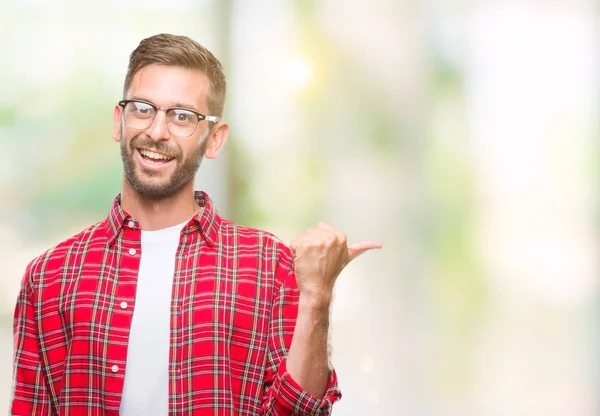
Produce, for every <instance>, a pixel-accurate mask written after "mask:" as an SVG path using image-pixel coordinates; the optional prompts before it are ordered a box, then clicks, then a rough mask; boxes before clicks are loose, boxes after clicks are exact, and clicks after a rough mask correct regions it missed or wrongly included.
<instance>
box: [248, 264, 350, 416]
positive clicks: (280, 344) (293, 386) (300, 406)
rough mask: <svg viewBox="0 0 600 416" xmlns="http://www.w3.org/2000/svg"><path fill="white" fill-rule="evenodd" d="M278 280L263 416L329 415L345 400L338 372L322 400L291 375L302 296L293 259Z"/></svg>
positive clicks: (281, 269)
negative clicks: (289, 365)
mask: <svg viewBox="0 0 600 416" xmlns="http://www.w3.org/2000/svg"><path fill="white" fill-rule="evenodd" d="M276 279H277V280H278V281H280V282H281V285H280V287H279V289H278V290H277V295H276V296H275V299H274V302H273V308H272V312H271V321H270V325H269V351H268V355H267V374H266V377H265V382H266V391H265V395H264V397H263V403H262V406H261V408H260V412H259V413H260V414H264V415H276V416H282V415H329V414H331V408H332V405H333V403H334V402H335V401H337V400H339V399H340V398H341V396H342V395H341V392H340V390H339V387H338V382H337V375H336V373H335V370H333V369H331V370H330V372H329V381H328V383H327V390H326V392H325V395H324V396H323V397H322V398H317V397H314V396H312V395H310V394H309V393H307V392H306V391H304V389H303V388H302V387H301V386H300V385H299V384H298V383H297V382H296V381H295V380H294V379H293V378H292V377H291V376H290V374H289V373H288V372H287V369H286V357H287V353H288V350H289V348H290V345H291V343H292V335H293V333H294V328H295V325H296V317H297V315H298V300H299V297H300V294H299V292H298V286H297V284H296V276H295V275H294V273H293V268H292V266H291V256H290V257H289V264H288V257H287V256H285V257H284V259H283V261H281V262H280V263H279V264H278V267H277V270H276Z"/></svg>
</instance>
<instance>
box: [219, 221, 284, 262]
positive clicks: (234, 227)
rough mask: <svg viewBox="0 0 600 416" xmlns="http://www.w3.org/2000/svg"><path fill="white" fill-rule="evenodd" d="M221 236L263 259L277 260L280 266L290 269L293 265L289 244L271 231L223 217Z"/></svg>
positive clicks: (228, 242) (227, 241)
mask: <svg viewBox="0 0 600 416" xmlns="http://www.w3.org/2000/svg"><path fill="white" fill-rule="evenodd" d="M221 238H222V241H224V242H225V243H226V244H232V245H235V246H237V248H238V250H242V251H246V252H248V253H253V254H255V255H257V256H259V257H262V258H263V260H267V261H275V262H276V263H277V266H278V267H281V268H284V269H286V270H289V269H290V268H291V266H292V253H291V250H290V248H289V246H288V245H287V244H285V243H284V242H283V241H282V240H281V239H280V238H278V237H277V236H275V235H274V234H272V233H270V232H269V231H265V230H260V229H257V228H253V227H247V226H244V225H240V224H236V223H234V222H232V221H229V220H225V219H223V220H222V222H221Z"/></svg>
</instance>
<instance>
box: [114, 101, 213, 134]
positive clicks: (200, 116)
mask: <svg viewBox="0 0 600 416" xmlns="http://www.w3.org/2000/svg"><path fill="white" fill-rule="evenodd" d="M129 103H142V104H146V105H149V106H150V107H152V108H153V109H154V117H152V121H151V122H150V124H149V125H148V127H145V128H143V129H137V128H135V127H131V126H129V125H127V123H125V107H126V106H127V104H129ZM119 106H120V107H121V108H122V109H123V122H124V123H125V125H126V126H127V127H129V128H130V129H133V130H146V129H148V128H150V126H152V124H153V123H154V119H155V118H156V113H158V112H159V111H164V112H165V115H166V114H167V112H168V111H169V110H185V111H189V112H190V113H193V114H194V115H195V116H196V117H198V122H197V123H196V127H195V128H194V131H192V132H191V133H190V134H188V135H187V136H182V135H180V134H175V133H173V132H172V131H171V128H170V127H169V122H168V119H167V129H168V130H169V132H170V133H171V134H173V135H175V136H179V137H190V136H191V135H193V134H194V133H195V132H196V130H197V129H198V124H200V122H201V121H202V120H206V121H210V122H213V123H216V122H218V121H219V120H221V119H220V118H219V117H217V116H205V115H204V114H202V113H199V112H198V111H196V110H192V109H191V108H187V107H161V106H158V105H156V104H154V103H151V102H150V101H146V100H121V101H119Z"/></svg>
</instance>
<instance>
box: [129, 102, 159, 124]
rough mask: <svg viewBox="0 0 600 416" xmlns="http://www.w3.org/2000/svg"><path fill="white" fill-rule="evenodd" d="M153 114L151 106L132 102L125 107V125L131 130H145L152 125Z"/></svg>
mask: <svg viewBox="0 0 600 416" xmlns="http://www.w3.org/2000/svg"><path fill="white" fill-rule="evenodd" d="M155 113H156V112H155V111H154V108H153V107H152V106H151V105H148V104H146V103H142V102H139V101H132V102H130V103H127V105H126V106H125V124H127V126H128V127H130V128H132V129H137V130H143V129H146V128H148V127H149V126H150V124H152V120H154V115H155Z"/></svg>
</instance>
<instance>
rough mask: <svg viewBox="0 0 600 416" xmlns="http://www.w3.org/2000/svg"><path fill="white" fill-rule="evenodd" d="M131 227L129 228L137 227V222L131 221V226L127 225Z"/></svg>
mask: <svg viewBox="0 0 600 416" xmlns="http://www.w3.org/2000/svg"><path fill="white" fill-rule="evenodd" d="M127 225H128V226H129V228H133V227H135V222H134V221H129V224H127Z"/></svg>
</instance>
